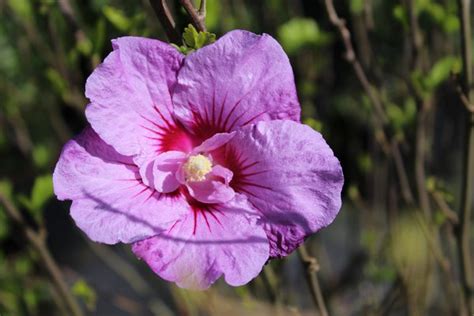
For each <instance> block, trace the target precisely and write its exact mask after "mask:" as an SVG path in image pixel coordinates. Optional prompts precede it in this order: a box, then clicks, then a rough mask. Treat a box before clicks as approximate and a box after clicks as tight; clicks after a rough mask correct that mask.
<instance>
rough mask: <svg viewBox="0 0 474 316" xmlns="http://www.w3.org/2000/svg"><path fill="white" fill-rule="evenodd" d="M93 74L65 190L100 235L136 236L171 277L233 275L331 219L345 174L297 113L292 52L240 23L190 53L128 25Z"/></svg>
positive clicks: (88, 229) (67, 149) (136, 246)
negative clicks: (135, 33) (128, 31)
mask: <svg viewBox="0 0 474 316" xmlns="http://www.w3.org/2000/svg"><path fill="white" fill-rule="evenodd" d="M112 44H113V51H112V52H111V53H110V54H109V55H108V56H107V58H106V59H105V60H104V62H103V63H102V64H101V65H100V66H98V67H97V69H96V70H95V71H94V72H93V73H92V75H91V76H90V77H89V78H88V80H87V83H86V96H87V98H88V99H89V100H90V104H89V105H88V106H87V108H86V117H87V120H88V122H89V124H90V126H89V127H86V129H85V130H84V131H83V132H82V134H80V135H79V136H78V137H76V138H75V139H73V140H71V141H69V142H68V143H67V144H66V145H65V146H64V149H63V151H62V153H61V157H60V158H59V162H58V163H57V166H56V169H55V171H54V176H53V180H54V189H55V193H56V195H57V197H58V198H59V199H60V200H72V205H71V216H72V217H73V219H74V221H75V222H76V224H77V226H78V227H79V228H81V229H82V230H83V231H84V232H85V233H86V234H87V236H89V238H90V239H92V240H94V241H96V242H101V243H106V244H115V243H118V242H122V243H132V244H133V245H132V249H133V252H134V253H135V254H136V255H137V256H138V257H139V258H141V259H143V260H145V261H146V263H147V264H148V265H149V266H150V267H151V268H152V269H153V271H155V272H156V273H157V274H158V275H159V276H161V277H162V278H164V279H166V280H169V281H172V282H176V283H177V284H178V285H179V286H181V287H185V288H194V289H206V288H208V287H209V286H210V285H211V284H212V283H213V282H215V281H216V280H217V279H218V278H219V277H220V276H222V275H224V278H225V281H226V282H227V283H228V284H230V285H234V286H239V285H243V284H245V283H247V282H249V281H250V280H251V279H253V278H254V277H256V276H257V275H258V274H259V272H260V271H261V269H262V267H263V265H264V264H265V263H266V262H267V261H268V260H269V259H271V258H276V257H283V256H286V255H288V254H289V253H291V252H292V251H293V250H294V249H295V248H297V247H298V245H300V244H301V243H302V242H303V241H304V239H305V238H306V237H307V236H309V235H311V234H313V233H314V232H316V231H318V230H319V229H321V228H322V227H325V226H327V225H329V224H330V223H331V222H332V221H333V220H334V218H335V216H336V215H337V213H338V211H339V209H340V206H341V189H342V184H343V174H342V170H341V166H340V164H339V161H338V160H337V158H336V157H334V154H333V152H332V150H331V149H330V148H329V146H328V145H327V144H326V142H325V141H324V139H323V137H322V136H321V135H320V134H319V133H318V132H316V131H314V130H312V129H311V128H310V127H308V126H305V125H303V124H301V123H300V106H299V103H298V99H297V95H296V89H295V84H294V78H293V72H292V69H291V66H290V63H289V60H288V58H287V56H286V55H285V53H284V52H283V50H282V48H281V47H280V45H279V44H278V43H277V42H276V41H275V40H274V39H273V38H272V37H270V36H268V35H261V36H259V35H255V34H253V33H250V32H246V31H240V30H237V31H233V32H230V33H228V34H226V35H225V36H223V37H222V38H221V39H219V40H218V41H217V42H216V43H214V44H212V45H209V46H206V47H204V48H201V49H199V50H198V51H196V52H194V53H191V54H190V55H188V56H184V55H182V54H181V53H179V52H178V51H177V50H176V49H175V48H173V47H172V46H170V45H169V44H166V43H163V42H160V41H158V40H152V39H146V38H139V37H122V38H118V39H116V40H113V41H112Z"/></svg>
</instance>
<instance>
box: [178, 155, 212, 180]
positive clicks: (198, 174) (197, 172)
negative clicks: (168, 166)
mask: <svg viewBox="0 0 474 316" xmlns="http://www.w3.org/2000/svg"><path fill="white" fill-rule="evenodd" d="M183 170H184V174H185V176H186V180H188V181H202V180H204V179H205V178H206V175H207V174H208V173H209V172H211V170H212V163H211V161H210V160H209V158H207V157H206V156H204V155H201V154H199V155H196V156H191V157H189V158H188V161H186V163H185V164H184V166H183Z"/></svg>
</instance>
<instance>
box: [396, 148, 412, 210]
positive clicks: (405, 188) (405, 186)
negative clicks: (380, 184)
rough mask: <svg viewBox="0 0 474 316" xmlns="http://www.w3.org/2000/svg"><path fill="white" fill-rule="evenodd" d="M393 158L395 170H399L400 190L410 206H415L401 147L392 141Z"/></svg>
mask: <svg viewBox="0 0 474 316" xmlns="http://www.w3.org/2000/svg"><path fill="white" fill-rule="evenodd" d="M392 156H393V161H394V162H395V168H396V169H397V173H398V174H399V181H400V188H401V191H402V196H403V199H404V200H405V202H407V203H408V204H413V203H414V199H413V195H412V193H411V189H410V183H409V181H408V177H407V172H406V170H405V165H404V164H403V158H402V155H401V153H400V150H399V147H398V146H397V142H396V141H395V140H394V141H392Z"/></svg>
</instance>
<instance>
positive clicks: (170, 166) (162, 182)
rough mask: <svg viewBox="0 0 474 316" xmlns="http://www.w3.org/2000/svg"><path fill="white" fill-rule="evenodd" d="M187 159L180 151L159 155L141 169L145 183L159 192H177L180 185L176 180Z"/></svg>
mask: <svg viewBox="0 0 474 316" xmlns="http://www.w3.org/2000/svg"><path fill="white" fill-rule="evenodd" d="M185 159H186V154H185V153H183V152H180V151H168V152H165V153H163V154H160V155H158V157H157V158H156V159H154V160H150V161H148V162H146V163H144V164H142V166H141V167H140V174H141V176H142V180H143V183H145V184H146V185H148V186H149V187H151V188H154V189H155V190H157V191H158V192H162V193H169V192H173V191H175V190H176V189H177V188H178V187H179V185H180V183H179V182H178V180H177V179H176V172H177V171H178V169H179V167H180V166H181V165H182V163H183V162H184V161H185Z"/></svg>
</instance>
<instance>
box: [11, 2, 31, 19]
mask: <svg viewBox="0 0 474 316" xmlns="http://www.w3.org/2000/svg"><path fill="white" fill-rule="evenodd" d="M8 4H9V6H10V8H11V9H12V11H13V12H15V14H16V15H18V16H19V17H20V18H23V19H31V18H32V16H33V9H32V7H31V2H30V0H10V1H8Z"/></svg>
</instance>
